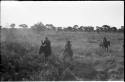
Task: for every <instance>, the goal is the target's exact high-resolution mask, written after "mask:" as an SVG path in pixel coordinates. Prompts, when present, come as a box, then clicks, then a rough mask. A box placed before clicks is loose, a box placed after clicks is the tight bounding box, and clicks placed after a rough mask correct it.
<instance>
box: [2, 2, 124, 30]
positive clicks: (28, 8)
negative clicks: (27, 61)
mask: <svg viewBox="0 0 125 82" xmlns="http://www.w3.org/2000/svg"><path fill="white" fill-rule="evenodd" d="M37 22H42V23H43V24H53V25H54V26H57V27H59V26H61V27H67V26H74V25H79V26H94V27H95V26H102V25H104V24H107V25H110V26H116V27H118V28H120V26H123V25H124V1H1V25H2V26H7V25H10V24H11V23H15V24H16V25H19V24H27V25H28V26H32V25H34V24H35V23H37Z"/></svg>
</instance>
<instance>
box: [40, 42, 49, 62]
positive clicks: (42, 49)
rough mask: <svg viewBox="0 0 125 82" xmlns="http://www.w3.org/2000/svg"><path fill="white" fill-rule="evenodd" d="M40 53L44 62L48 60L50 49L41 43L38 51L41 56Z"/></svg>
mask: <svg viewBox="0 0 125 82" xmlns="http://www.w3.org/2000/svg"><path fill="white" fill-rule="evenodd" d="M41 42H42V41H41ZM42 53H43V56H44V59H45V62H46V61H47V60H48V57H49V56H50V55H51V49H50V47H49V46H48V45H47V44H45V43H44V42H42V45H41V46H40V49H39V54H42Z"/></svg>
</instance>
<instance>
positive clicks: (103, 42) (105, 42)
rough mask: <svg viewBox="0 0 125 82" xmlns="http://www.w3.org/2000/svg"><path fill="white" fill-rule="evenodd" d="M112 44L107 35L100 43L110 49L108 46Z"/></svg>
mask: <svg viewBox="0 0 125 82" xmlns="http://www.w3.org/2000/svg"><path fill="white" fill-rule="evenodd" d="M109 46H110V41H108V40H107V38H106V37H104V38H103V41H102V42H101V43H100V47H102V48H105V50H107V51H108V47H109Z"/></svg>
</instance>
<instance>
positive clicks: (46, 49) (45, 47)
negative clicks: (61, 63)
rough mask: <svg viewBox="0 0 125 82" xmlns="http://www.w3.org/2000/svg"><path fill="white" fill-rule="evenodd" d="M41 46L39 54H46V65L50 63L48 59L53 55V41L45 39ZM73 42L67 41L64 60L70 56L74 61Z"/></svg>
mask: <svg viewBox="0 0 125 82" xmlns="http://www.w3.org/2000/svg"><path fill="white" fill-rule="evenodd" d="M41 43H42V44H41V46H40V49H39V54H44V61H45V63H47V61H48V58H49V56H51V54H52V50H51V41H50V40H49V39H48V37H45V40H44V41H43V40H42V41H41ZM71 46H72V45H71V41H69V40H68V41H67V42H66V45H65V49H64V53H63V55H64V58H63V60H64V59H65V58H66V57H67V56H69V58H71V59H72V56H73V51H72V48H71Z"/></svg>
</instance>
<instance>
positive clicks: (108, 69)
mask: <svg viewBox="0 0 125 82" xmlns="http://www.w3.org/2000/svg"><path fill="white" fill-rule="evenodd" d="M45 36H48V38H49V39H50V40H51V43H52V56H51V57H50V61H51V62H50V65H49V66H48V68H46V69H45V67H44V64H43V57H42V55H39V54H38V51H39V47H40V45H41V42H40V41H41V39H44V38H45ZM104 36H106V37H107V39H108V40H110V41H111V47H110V48H109V52H106V51H105V50H104V49H101V48H100V47H99V42H100V41H101V40H102V39H103V37H104ZM67 40H71V43H72V49H73V53H74V56H73V59H74V61H73V62H71V63H72V73H73V74H75V76H76V77H77V79H75V80H123V77H124V70H123V69H124V59H123V58H124V50H123V48H122V45H123V41H124V34H122V33H100V34H98V33H96V32H41V33H40V34H36V33H33V32H32V31H31V30H24V29H17V30H12V31H11V30H8V31H6V30H2V31H1V56H2V66H3V68H4V69H3V72H1V76H2V77H1V80H28V81H34V80H37V81H44V80H74V79H73V77H71V76H69V77H68V76H66V75H68V74H67V73H68V72H67V73H66V74H64V75H63V76H62V75H60V74H59V73H60V71H61V73H62V72H63V71H64V70H65V65H63V63H61V58H62V53H63V50H64V46H65V43H66V41H67ZM59 61H60V62H59ZM69 74H70V75H71V73H70V72H69ZM100 74H101V75H100ZM113 75H114V76H113ZM62 77H67V78H64V79H62ZM78 78H79V79H78Z"/></svg>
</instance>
